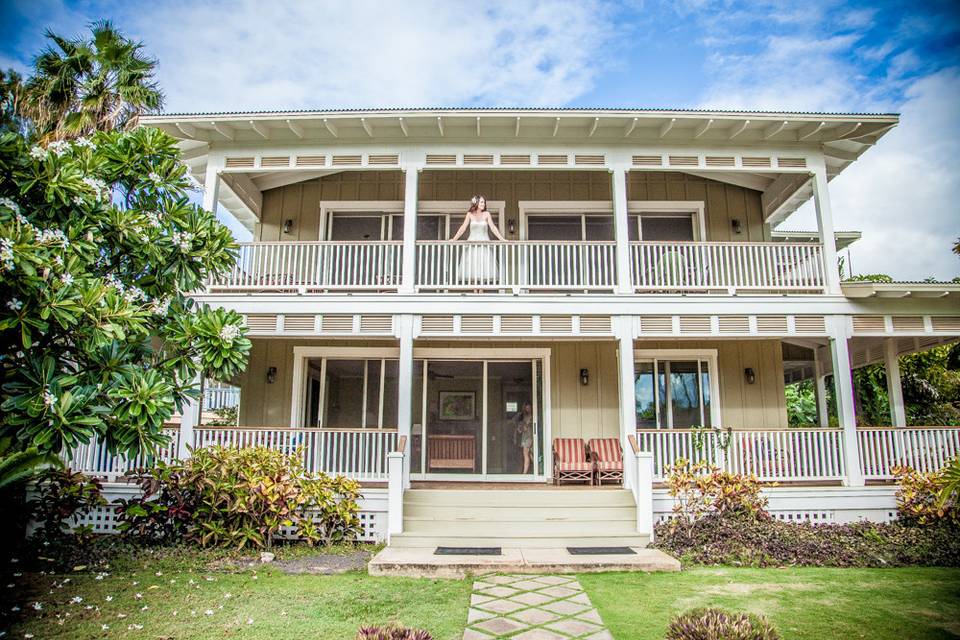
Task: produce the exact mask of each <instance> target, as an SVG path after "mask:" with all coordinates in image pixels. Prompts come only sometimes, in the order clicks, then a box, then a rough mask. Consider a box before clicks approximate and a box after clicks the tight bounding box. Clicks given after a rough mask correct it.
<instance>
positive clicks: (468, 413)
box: [439, 391, 477, 420]
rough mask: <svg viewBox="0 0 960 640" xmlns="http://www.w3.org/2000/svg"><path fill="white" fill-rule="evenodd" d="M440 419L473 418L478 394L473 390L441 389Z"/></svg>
mask: <svg viewBox="0 0 960 640" xmlns="http://www.w3.org/2000/svg"><path fill="white" fill-rule="evenodd" d="M439 394H440V420H473V419H474V417H475V416H476V406H477V394H476V393H475V392H473V391H440V392H439Z"/></svg>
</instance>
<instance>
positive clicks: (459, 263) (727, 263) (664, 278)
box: [207, 240, 825, 293]
mask: <svg viewBox="0 0 960 640" xmlns="http://www.w3.org/2000/svg"><path fill="white" fill-rule="evenodd" d="M402 253H403V243H402V242H398V241H390V242H386V241H384V242H332V241H324V242H254V243H244V244H241V245H240V249H239V254H238V257H237V261H236V263H235V264H234V266H233V268H232V269H230V271H229V272H228V273H226V274H225V275H223V276H220V277H217V278H212V279H211V280H210V282H208V285H207V286H208V290H209V291H211V292H225V291H249V292H295V293H308V292H318V291H337V290H346V291H383V292H393V291H396V290H397V289H398V287H399V285H400V280H401V270H402ZM415 257H416V261H415V263H416V266H415V282H416V287H417V289H418V290H421V291H434V292H437V291H439V292H443V291H463V290H488V291H512V292H515V293H516V292H520V291H538V290H539V291H580V292H593V291H597V292H609V291H612V290H614V289H615V288H616V286H617V258H616V243H614V242H593V241H591V242H564V241H551V242H539V241H526V240H524V241H519V242H464V241H457V242H453V241H449V240H442V241H419V242H417V243H416V256H415ZM630 279H631V284H632V286H633V289H634V290H635V291H637V292H641V293H653V292H664V293H670V292H686V291H691V292H697V291H727V292H730V293H733V292H736V291H775V292H798V293H799V292H815V291H822V290H823V288H824V285H825V277H824V272H823V263H822V250H821V247H820V245H816V244H799V243H794V244H788V243H781V242H768V243H756V242H632V243H631V244H630Z"/></svg>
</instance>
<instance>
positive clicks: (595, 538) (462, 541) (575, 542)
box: [390, 532, 650, 549]
mask: <svg viewBox="0 0 960 640" xmlns="http://www.w3.org/2000/svg"><path fill="white" fill-rule="evenodd" d="M649 543H650V537H649V536H645V535H640V534H633V535H606V534H603V533H599V532H598V533H596V534H591V535H586V536H585V535H569V536H563V535H559V536H558V535H551V536H543V535H534V536H517V537H510V536H500V535H489V536H451V535H445V536H433V535H421V534H416V533H408V532H404V533H397V534H394V535H393V536H391V537H390V546H391V547H402V548H407V547H410V548H412V547H430V548H436V547H502V548H504V549H539V548H547V549H552V548H557V549H561V548H564V547H640V548H643V547H645V546H647V544H649Z"/></svg>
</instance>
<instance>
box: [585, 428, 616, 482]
mask: <svg viewBox="0 0 960 640" xmlns="http://www.w3.org/2000/svg"><path fill="white" fill-rule="evenodd" d="M587 447H588V448H589V449H590V458H591V459H592V460H593V465H594V468H595V470H596V478H597V484H598V485H602V484H603V481H604V480H612V481H614V482H616V483H622V482H623V449H621V448H620V440H619V439H617V438H593V439H591V440H590V442H588V443H587Z"/></svg>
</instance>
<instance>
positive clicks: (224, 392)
mask: <svg viewBox="0 0 960 640" xmlns="http://www.w3.org/2000/svg"><path fill="white" fill-rule="evenodd" d="M239 404H240V387H206V388H204V390H203V410H204V411H216V410H217V409H228V408H230V407H236V406H239Z"/></svg>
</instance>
